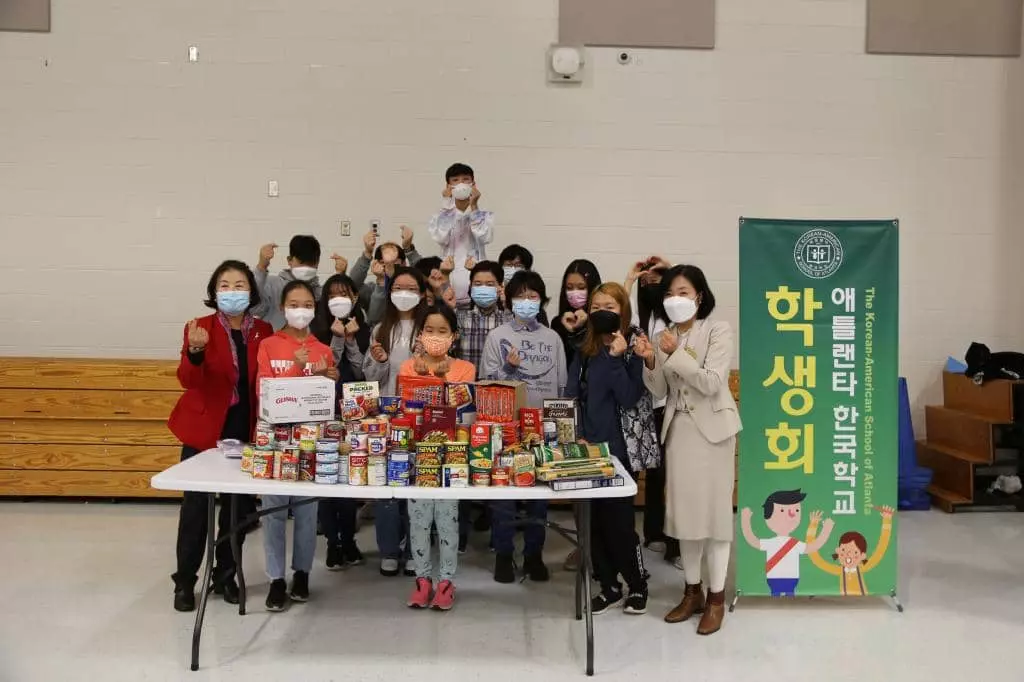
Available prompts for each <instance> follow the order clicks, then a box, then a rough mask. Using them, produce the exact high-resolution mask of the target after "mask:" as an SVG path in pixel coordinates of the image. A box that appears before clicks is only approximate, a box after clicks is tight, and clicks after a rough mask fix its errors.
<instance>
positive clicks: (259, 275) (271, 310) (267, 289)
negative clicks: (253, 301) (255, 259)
mask: <svg viewBox="0 0 1024 682" xmlns="http://www.w3.org/2000/svg"><path fill="white" fill-rule="evenodd" d="M253 275H255V277H256V286H257V287H259V290H260V297H261V298H262V299H263V300H262V302H261V303H260V304H259V305H258V306H257V307H256V308H254V309H253V314H254V315H256V317H258V318H260V319H261V320H264V321H266V322H267V323H268V324H270V326H271V327H273V328H274V331H279V330H280V329H282V328H283V327H284V324H285V320H284V311H283V310H281V294H282V293H283V292H284V288H285V285H287V284H288V282H294V281H295V275H293V274H292V271H291V270H290V269H288V268H285V269H284V270H282V271H281V273H280V274H277V275H271V274H270V273H268V272H267V271H266V270H261V269H260V268H253ZM309 286H311V287H313V297H314V298H315V299H316V300H318V301H319V300H320V290H321V286H322V285H321V283H320V276H319V275H318V276H316V277H314V278H313V279H311V280H309Z"/></svg>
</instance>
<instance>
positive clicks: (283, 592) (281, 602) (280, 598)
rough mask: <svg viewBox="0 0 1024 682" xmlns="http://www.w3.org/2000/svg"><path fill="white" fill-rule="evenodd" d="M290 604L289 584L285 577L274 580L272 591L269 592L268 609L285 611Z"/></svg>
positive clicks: (271, 586)
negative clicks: (286, 582)
mask: <svg viewBox="0 0 1024 682" xmlns="http://www.w3.org/2000/svg"><path fill="white" fill-rule="evenodd" d="M287 604H288V585H286V584H285V582H284V580H283V579H278V580H274V581H273V582H271V583H270V593H269V594H267V611H274V612H277V611H284V609H285V606H287Z"/></svg>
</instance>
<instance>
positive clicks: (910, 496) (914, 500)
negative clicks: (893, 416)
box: [898, 358, 952, 511]
mask: <svg viewBox="0 0 1024 682" xmlns="http://www.w3.org/2000/svg"><path fill="white" fill-rule="evenodd" d="M950 359H952V358H950ZM898 390H899V396H900V398H899V439H900V440H899V443H900V445H899V447H900V450H899V484H898V488H899V490H898V499H899V502H898V504H899V508H900V509H902V510H908V511H909V510H923V509H930V508H931V506H932V503H931V498H930V497H929V496H928V491H927V488H928V486H929V484H931V482H932V470H931V469H926V468H925V467H922V466H918V465H917V443H915V442H914V424H913V420H912V419H911V416H910V394H909V393H908V391H907V380H906V378H904V377H900V379H899V384H898Z"/></svg>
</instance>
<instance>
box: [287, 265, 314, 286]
mask: <svg viewBox="0 0 1024 682" xmlns="http://www.w3.org/2000/svg"><path fill="white" fill-rule="evenodd" d="M292 276H293V277H294V278H295V279H297V280H299V281H300V282H308V281H310V280H311V279H313V278H314V277H316V268H311V267H309V266H308V265H296V266H295V267H294V268H292Z"/></svg>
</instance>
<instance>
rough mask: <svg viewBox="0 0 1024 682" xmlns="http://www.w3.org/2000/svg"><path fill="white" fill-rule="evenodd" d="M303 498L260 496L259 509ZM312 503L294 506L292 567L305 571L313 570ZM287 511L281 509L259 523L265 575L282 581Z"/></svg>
mask: <svg viewBox="0 0 1024 682" xmlns="http://www.w3.org/2000/svg"><path fill="white" fill-rule="evenodd" d="M304 499H309V498H303V497H289V496H287V495H264V496H263V508H264V509H270V508H272V507H279V506H281V505H284V504H288V503H290V502H299V501H301V500H304ZM316 505H317V503H316V502H310V503H308V504H304V505H302V506H301V507H295V508H294V510H293V511H292V514H294V516H295V527H294V528H293V529H292V570H293V571H302V572H304V573H309V572H310V571H312V570H313V555H314V554H315V553H316ZM287 525H288V510H287V509H281V510H278V511H276V512H274V513H273V514H268V515H267V516H266V522H265V523H264V524H263V551H264V554H265V555H266V561H267V577H268V578H270V579H271V580H283V579H284V577H285V560H286V558H287V555H288V547H287V544H288V543H287V540H288V538H287V530H286V529H287Z"/></svg>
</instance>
